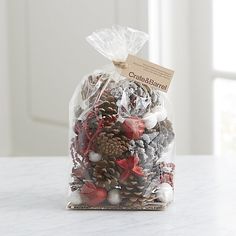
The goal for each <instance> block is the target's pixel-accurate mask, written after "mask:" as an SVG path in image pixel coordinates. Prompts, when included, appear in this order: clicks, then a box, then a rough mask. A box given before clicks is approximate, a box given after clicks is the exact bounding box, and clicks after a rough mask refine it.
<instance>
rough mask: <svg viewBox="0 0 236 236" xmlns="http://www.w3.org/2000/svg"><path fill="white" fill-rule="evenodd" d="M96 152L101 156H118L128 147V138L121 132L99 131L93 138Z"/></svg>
mask: <svg viewBox="0 0 236 236" xmlns="http://www.w3.org/2000/svg"><path fill="white" fill-rule="evenodd" d="M95 145H96V152H98V153H100V154H101V155H102V156H107V157H119V156H121V155H122V154H123V153H125V152H126V151H128V149H129V140H128V139H127V138H126V137H125V136H124V135H122V134H116V130H114V132H112V131H111V132H101V133H100V134H99V135H98V137H97V138H96V140H95Z"/></svg>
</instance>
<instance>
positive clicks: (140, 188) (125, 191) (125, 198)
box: [121, 175, 156, 207]
mask: <svg viewBox="0 0 236 236" xmlns="http://www.w3.org/2000/svg"><path fill="white" fill-rule="evenodd" d="M150 186H151V182H150V181H149V180H148V177H137V176H133V175H132V176H130V177H129V179H128V180H127V181H126V182H124V183H122V184H121V197H122V205H124V206H129V207H135V206H137V207H140V206H144V205H147V204H148V203H150V202H153V201H154V200H155V199H156V196H155V194H153V193H152V190H153V188H150Z"/></svg>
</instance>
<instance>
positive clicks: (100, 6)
mask: <svg viewBox="0 0 236 236" xmlns="http://www.w3.org/2000/svg"><path fill="white" fill-rule="evenodd" d="M209 1H210V0H206V1H204V0H200V1H198V2H197V1H188V0H175V1H173V0H149V1H142V0H129V1H125V0H100V1H99V2H98V1H97V2H95V1H93V0H89V1H86V2H84V1H77V0H71V1H66V0H35V1H30V0H21V1H18V0H8V1H7V0H0V52H1V53H0V107H1V115H0V132H1V134H0V156H2V155H8V154H13V155H65V154H66V153H67V133H68V127H67V124H68V123H67V115H68V102H69V98H70V96H71V94H72V92H73V89H74V87H75V85H76V84H77V82H78V81H79V79H80V78H81V76H82V75H83V74H85V73H87V72H89V71H91V70H92V69H95V68H96V67H99V66H101V65H102V64H104V63H106V62H107V61H106V60H105V59H103V58H102V56H100V55H98V54H97V53H96V52H95V51H94V50H93V49H92V48H90V47H89V46H88V45H87V43H86V42H85V40H84V38H85V36H86V35H88V34H89V33H90V32H91V31H92V30H94V29H96V28H101V27H104V26H110V25H112V24H114V23H116V24H117V23H118V24H122V25H129V26H131V27H134V28H138V29H140V30H144V31H148V29H150V24H149V27H148V22H149V21H150V22H151V24H152V27H151V28H152V29H153V28H155V27H157V28H158V29H157V34H155V35H151V37H152V42H154V43H155V42H156V44H157V45H158V46H159V50H158V52H156V56H155V53H153V51H152V53H151V54H150V55H151V59H152V61H154V62H157V63H160V64H161V65H163V66H166V67H169V68H172V69H174V70H175V76H174V79H173V82H172V84H171V89H170V91H169V95H170V98H171V100H172V103H173V108H174V117H175V124H176V134H177V153H178V154H196V153H198V154H206V153H211V152H212V143H211V142H212V132H211V131H212V130H211V126H210V124H209V121H210V116H209V118H208V119H206V120H204V114H209V113H207V106H208V107H209V106H211V104H207V106H205V107H203V109H202V108H201V107H199V106H198V105H199V104H198V103H199V100H198V97H199V91H200V92H201V88H200V87H199V86H200V82H201V81H203V79H204V78H206V76H208V75H207V73H205V74H204V73H199V71H200V70H201V66H202V65H203V64H204V63H201V64H199V63H198V60H199V58H200V57H201V55H200V52H201V51H200V52H199V48H195V45H197V44H198V41H199V40H200V41H201V37H200V36H199V35H196V32H199V30H200V28H201V27H203V32H205V31H206V30H207V29H208V28H207V26H204V19H205V18H204V17H203V18H202V20H200V21H198V20H197V19H198V18H199V17H198V15H199V14H200V13H201V14H203V15H204V14H205V15H206V14H207V9H205V8H204V6H205V3H208V2H209ZM148 2H149V3H151V2H155V4H156V6H158V7H157V8H158V9H156V13H155V11H154V14H152V18H148V6H147V3H148ZM91 4H93V5H94V7H93V8H92V9H91V7H90V6H91ZM206 6H208V5H206ZM104 8H105V9H104ZM6 9H7V10H6ZM131 9H132V10H131ZM203 9H205V11H203ZM104 10H105V12H107V15H105V16H104V14H103V12H104ZM149 10H150V9H149ZM201 14H200V15H201ZM155 17H156V18H155ZM155 22H156V23H155ZM153 24H155V25H156V26H154V25H153ZM204 27H205V28H204ZM153 37H154V38H153ZM7 38H8V40H7ZM204 40H205V39H202V42H201V43H202V44H204ZM8 48H9V50H7V49H8ZM153 49H157V47H153ZM201 49H202V48H201ZM151 50H152V48H151ZM146 52H147V47H146V48H145V50H144V51H143V54H142V55H143V56H144V57H147V53H146ZM81 54H82V55H81ZM153 55H154V56H153ZM90 62H92V63H90ZM205 62H207V58H206V57H205ZM8 69H9V70H8ZM205 72H206V70H205ZM199 76H200V77H201V78H202V76H203V78H202V79H200V80H199ZM204 76H205V77H204ZM209 86H210V85H209V84H208V87H209ZM207 96H210V94H208V93H207V91H205V92H204V93H203V97H202V98H201V102H204V98H206V97H207ZM206 100H207V99H206ZM207 101H209V99H208V100H207ZM205 112H206V113H205ZM10 114H11V116H10ZM198 122H199V124H200V126H201V127H202V129H205V134H204V138H202V136H201V135H202V132H201V130H200V129H199V128H198V126H197V125H196V123H198ZM10 130H12V136H11V132H10Z"/></svg>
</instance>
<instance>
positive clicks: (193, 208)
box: [0, 156, 236, 236]
mask: <svg viewBox="0 0 236 236" xmlns="http://www.w3.org/2000/svg"><path fill="white" fill-rule="evenodd" d="M176 166H177V171H176V186H175V188H176V191H175V202H174V203H172V205H170V206H169V207H168V208H167V209H166V210H165V211H162V212H145V211H136V212H135V211H129V212H127V211H70V210H66V209H65V205H66V194H67V189H68V187H67V181H68V180H69V172H70V160H69V158H66V157H14V158H0V235H1V236H28V235H30V236H38V235H40V236H49V235H50V236H52V235H56V236H67V235H68V236H74V235H76V236H78V235H79V236H83V235H86V236H90V235H96V236H100V235H102V236H106V235H112V236H116V235H129V236H130V235H131V236H132V235H135V236H139V235H142V236H144V235H149V236H152V235H153V236H154V235H155V236H159V235H160V236H166V235H168V236H172V235H173V236H178V235H179V236H185V235H188V236H189V235H191V236H195V235H196V236H199V235H200V236H205V235H207V236H211V235H214V236H218V235H220V236H225V235H230V236H233V235H236V223H235V220H236V174H235V166H236V158H229V157H224V158H223V157H222V158H216V157H213V156H177V157H176Z"/></svg>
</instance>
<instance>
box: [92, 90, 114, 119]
mask: <svg viewBox="0 0 236 236" xmlns="http://www.w3.org/2000/svg"><path fill="white" fill-rule="evenodd" d="M95 110H97V111H98V115H99V116H100V117H101V118H102V119H104V120H105V121H106V122H107V123H111V122H112V121H115V120H116V118H117V113H118V107H117V105H116V99H115V97H114V96H112V95H111V93H110V92H109V91H106V90H105V91H104V92H103V93H102V94H101V97H100V98H99V102H98V104H97V105H96V106H95Z"/></svg>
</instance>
